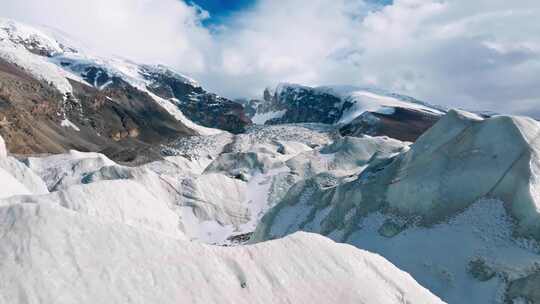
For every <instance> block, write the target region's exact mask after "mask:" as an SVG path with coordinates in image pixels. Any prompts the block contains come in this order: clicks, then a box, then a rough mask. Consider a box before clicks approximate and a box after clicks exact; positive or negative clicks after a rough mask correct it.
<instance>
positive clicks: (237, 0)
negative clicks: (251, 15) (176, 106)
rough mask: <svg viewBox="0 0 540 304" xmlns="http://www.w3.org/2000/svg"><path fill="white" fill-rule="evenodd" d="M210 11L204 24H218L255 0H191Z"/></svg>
mask: <svg viewBox="0 0 540 304" xmlns="http://www.w3.org/2000/svg"><path fill="white" fill-rule="evenodd" d="M187 2H188V3H194V4H196V5H198V6H200V7H201V8H203V9H204V10H206V11H208V12H209V13H210V18H209V19H208V20H206V22H205V23H206V24H219V23H221V22H223V20H224V19H226V18H227V17H228V16H230V15H231V14H233V13H235V12H238V11H242V10H244V9H247V8H249V7H250V6H252V5H253V4H254V3H255V2H256V0H191V1H187Z"/></svg>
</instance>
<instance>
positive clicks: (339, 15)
mask: <svg viewBox="0 0 540 304" xmlns="http://www.w3.org/2000/svg"><path fill="white" fill-rule="evenodd" d="M1 6H2V10H1V11H0V16H4V17H9V18H13V19H16V20H20V21H23V22H27V23H32V24H41V25H46V26H49V27H53V28H57V29H59V30H61V31H63V32H66V33H68V34H69V35H71V36H72V37H76V38H77V39H80V40H83V41H85V42H87V43H88V44H89V45H92V46H94V47H95V48H96V49H98V50H100V51H102V52H104V53H105V52H106V53H109V54H116V55H119V56H123V57H127V58H130V59H132V60H135V61H139V62H145V63H162V64H166V65H169V66H171V67H173V68H175V69H176V70H178V71H180V72H182V73H184V74H187V75H189V76H191V77H192V78H194V79H196V80H198V81H199V82H200V83H201V84H202V85H203V86H205V87H206V88H207V89H209V90H211V91H214V92H216V93H218V94H220V95H223V96H226V97H229V98H238V97H248V98H250V97H258V96H260V95H261V94H262V91H263V90H264V88H265V87H273V86H275V85H277V84H278V83H280V82H290V83H299V84H305V85H312V86H316V85H356V86H361V87H375V88H379V89H384V90H387V91H391V92H396V93H401V94H406V95H410V96H413V97H416V98H418V99H421V100H424V101H426V102H430V103H434V104H441V105H446V106H450V107H460V108H466V109H471V110H492V111H496V112H499V113H512V114H526V115H532V116H535V117H540V85H539V84H540V35H538V33H540V22H537V20H536V19H537V18H538V16H540V2H538V1H537V0H520V1H519V2H518V1H507V0H474V1H471V0H394V1H388V0H287V1H284V0H238V1H234V0H221V1H219V0H214V1H212V0H194V1H187V2H184V1H182V0H93V1H73V0H47V1H43V0H2V5H1Z"/></svg>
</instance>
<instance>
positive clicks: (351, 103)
mask: <svg viewBox="0 0 540 304" xmlns="http://www.w3.org/2000/svg"><path fill="white" fill-rule="evenodd" d="M241 103H242V105H243V106H244V108H245V112H246V113H248V114H249V116H250V117H251V119H252V120H253V122H254V123H256V124H281V123H305V122H316V123H324V124H335V125H338V126H340V127H341V130H340V132H341V134H342V135H344V136H358V137H360V136H362V135H371V136H389V137H392V138H395V139H399V140H404V141H410V142H414V141H415V140H416V139H417V138H418V137H419V136H420V135H422V134H423V133H424V132H425V131H426V130H428V129H429V128H430V127H431V126H433V125H434V124H435V123H436V122H437V120H438V119H439V118H440V117H441V116H442V115H444V113H445V112H446V110H445V109H443V108H441V107H436V106H431V105H428V104H426V103H424V102H421V101H419V100H416V99H414V98H412V97H408V96H403V95H399V94H392V93H387V92H384V91H380V90H374V89H365V88H356V87H307V86H301V85H294V84H280V85H279V86H278V87H277V88H276V89H275V90H270V89H266V90H265V91H264V93H263V100H256V99H254V100H250V101H242V102H241Z"/></svg>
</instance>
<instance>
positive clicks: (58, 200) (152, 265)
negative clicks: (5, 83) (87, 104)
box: [0, 134, 443, 304]
mask: <svg viewBox="0 0 540 304" xmlns="http://www.w3.org/2000/svg"><path fill="white" fill-rule="evenodd" d="M313 135H314V134H313ZM306 136H307V137H306V138H309V134H306ZM321 140H323V141H324V136H322V137H321ZM0 141H1V137H0ZM216 142H217V140H216ZM222 142H226V140H224V141H222ZM229 143H232V142H229ZM299 145H300V143H297V144H296V145H294V144H289V145H286V148H285V150H286V151H295V149H296V151H298V146H299ZM295 147H296V148H295ZM260 148H261V149H262V148H263V146H261V147H260ZM0 153H1V154H0V183H1V184H2V189H1V191H0V235H1V237H0V259H1V260H2V263H0V272H1V273H2V275H3V278H4V280H2V282H1V283H0V303H13V302H15V303H23V302H24V303H37V302H47V303H49V302H54V303H73V302H80V303H95V302H107V303H125V302H126V301H134V302H137V303H147V302H189V303H224V302H234V303H288V302H294V303H314V302H316V303H336V302H355V303H389V304H391V303H395V304H398V303H404V301H405V302H408V303H443V302H442V301H441V300H440V299H439V298H437V297H436V296H434V295H433V294H431V293H430V292H429V291H428V290H426V289H424V288H423V287H421V286H420V285H419V284H418V283H416V282H415V281H414V280H413V279H412V278H411V277H410V276H409V275H408V274H406V273H404V272H402V271H400V270H399V269H397V268H396V267H394V266H393V265H392V264H390V263H389V262H387V261H386V260H385V259H384V258H382V257H380V256H378V255H375V254H372V253H368V252H365V251H362V250H358V249H356V248H354V247H352V246H348V245H338V244H336V243H334V242H332V241H330V240H328V239H326V238H324V237H322V236H316V235H311V234H305V233H299V234H295V235H293V236H291V237H287V238H284V239H282V240H278V241H271V242H267V243H262V244H258V245H254V246H240V247H234V248H226V247H218V246H210V245H204V244H201V243H199V242H196V241H189V240H188V239H191V238H193V236H194V235H193V229H194V228H195V226H201V227H204V226H205V225H208V223H209V221H215V222H214V225H216V226H217V225H219V224H218V220H220V221H226V220H231V221H233V222H234V221H236V222H238V221H242V218H241V217H240V218H235V217H236V216H239V215H241V214H239V213H238V212H237V211H241V208H242V207H243V208H246V207H247V205H248V204H249V202H248V203H246V205H244V206H242V205H240V206H239V207H238V208H236V209H234V205H233V204H234V203H237V204H238V201H237V202H233V201H231V202H224V203H228V205H225V204H224V205H222V206H220V207H222V208H223V209H215V208H212V207H209V206H207V204H206V203H212V202H214V203H215V202H217V201H216V200H218V199H223V197H222V196H221V195H220V192H215V191H220V187H222V191H223V192H222V194H225V195H227V194H228V191H229V190H232V191H234V190H235V189H236V191H242V190H243V188H245V186H242V183H245V182H243V181H235V180H233V179H232V178H229V177H227V176H228V174H229V173H230V172H228V171H227V169H225V168H224V169H218V167H219V166H216V165H213V166H208V167H212V169H208V170H205V171H210V172H207V173H204V174H203V173H201V170H200V169H201V168H202V167H203V166H200V167H197V165H200V164H201V163H204V160H194V159H189V158H183V157H170V158H169V159H168V160H166V161H159V162H156V163H152V164H150V165H147V166H144V167H137V168H128V167H123V166H120V165H117V164H115V163H114V162H113V161H111V160H109V159H108V158H107V157H105V156H104V155H101V154H97V153H81V152H76V151H72V152H70V153H69V154H64V155H56V156H49V157H47V158H28V159H26V160H25V161H24V163H21V162H19V161H18V160H16V159H15V158H12V157H10V156H8V155H7V153H6V149H5V146H4V145H3V144H1V145H0ZM229 153H232V152H229ZM283 153H285V154H287V153H293V152H283ZM209 155H210V154H209ZM179 158H182V160H179ZM175 159H176V162H175ZM216 161H217V160H216ZM218 162H219V161H218ZM222 170H225V171H222ZM197 172H198V173H197ZM182 176H183V178H182ZM197 176H198V177H197ZM199 179H203V181H199ZM248 179H249V178H248ZM251 179H252V180H254V179H256V177H255V176H254V177H252V178H251ZM227 180H228V181H227ZM190 181H191V182H190ZM199 182H200V183H201V185H202V188H201V189H200V190H202V191H203V192H199V194H200V195H203V196H202V197H206V198H209V201H208V202H203V201H197V200H196V199H195V197H196V196H197V194H196V193H197V192H196V191H195V192H189V191H191V189H193V186H194V184H196V183H199ZM231 183H232V187H231V188H223V187H225V186H226V185H227V184H231ZM235 183H236V184H235ZM208 189H214V190H213V191H208ZM246 191H247V190H244V192H246ZM247 192H249V191H247ZM190 193H192V194H190ZM229 194H231V193H229ZM204 195H216V196H215V197H211V196H204ZM245 195H247V196H249V195H250V194H249V193H248V194H245ZM233 198H234V199H236V198H235V197H233ZM216 207H218V206H216ZM183 208H188V209H192V208H193V210H197V211H193V212H192V213H191V217H189V216H187V213H185V209H183ZM247 211H248V212H246V213H247V214H245V215H244V216H248V215H249V208H248V210H247ZM189 225H192V227H191V229H190V228H189ZM208 227H209V226H208ZM186 228H187V229H186ZM213 231H216V229H214V230H213ZM308 252H309V253H310V254H308V255H306V253H308Z"/></svg>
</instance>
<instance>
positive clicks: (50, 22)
mask: <svg viewBox="0 0 540 304" xmlns="http://www.w3.org/2000/svg"><path fill="white" fill-rule="evenodd" d="M0 15H2V16H4V17H10V18H14V19H16V20H19V21H25V22H29V23H32V24H39V25H46V26H50V27H53V28H56V29H59V30H61V31H63V32H66V33H68V34H70V35H71V36H74V37H76V39H80V40H82V41H84V42H86V43H88V44H89V45H92V46H95V47H96V49H99V50H103V51H106V52H108V53H114V54H117V55H120V56H124V57H128V58H133V59H136V60H142V61H149V62H164V63H168V64H174V65H176V66H179V67H182V69H183V70H185V71H186V72H189V73H196V72H202V71H203V70H205V69H206V66H205V62H206V60H205V58H204V53H203V52H201V50H205V49H208V48H210V47H209V46H210V45H211V43H212V37H211V36H210V33H209V32H208V31H207V30H206V29H205V28H203V27H202V26H201V25H200V20H201V18H204V17H205V12H201V11H200V10H199V9H198V8H196V7H192V6H188V5H186V4H185V3H184V2H182V1H178V0H2V4H1V11H0Z"/></svg>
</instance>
